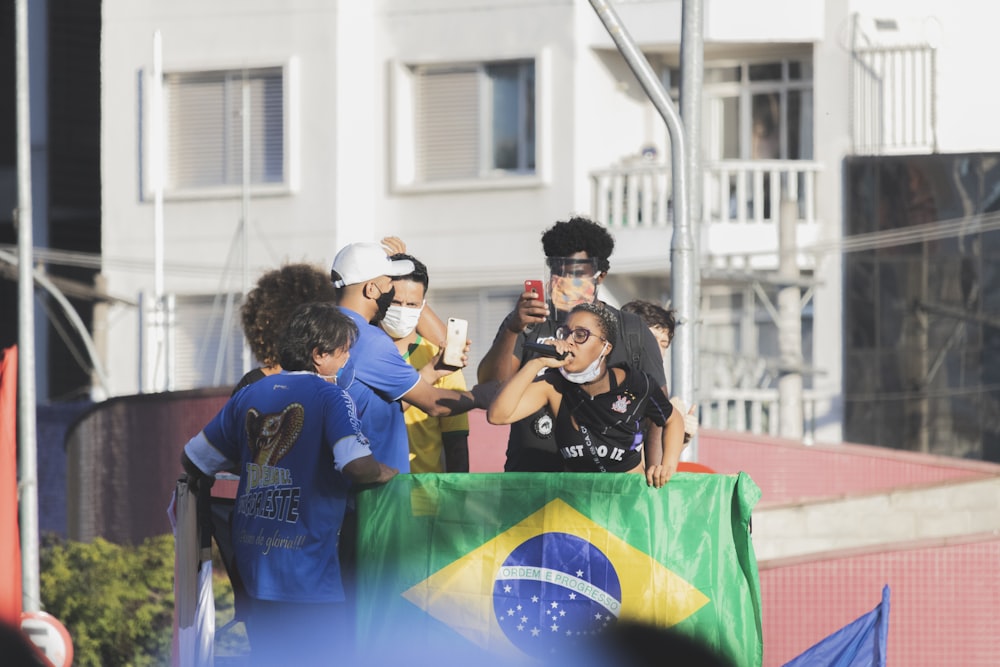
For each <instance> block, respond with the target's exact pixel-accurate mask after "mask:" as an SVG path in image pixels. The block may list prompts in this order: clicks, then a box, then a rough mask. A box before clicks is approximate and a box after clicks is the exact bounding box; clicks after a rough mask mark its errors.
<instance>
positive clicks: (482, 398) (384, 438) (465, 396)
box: [330, 243, 493, 472]
mask: <svg viewBox="0 0 1000 667" xmlns="http://www.w3.org/2000/svg"><path fill="white" fill-rule="evenodd" d="M412 272H413V262H411V261H410V260H408V259H398V260H392V259H389V257H388V256H387V255H386V250H385V248H383V247H382V246H381V245H379V244H378V243H353V244H351V245H348V246H345V247H344V248H342V249H341V250H340V252H338V253H337V256H336V258H334V260H333V268H332V270H331V272H330V275H331V278H332V279H333V285H334V287H336V288H338V290H339V301H338V303H339V305H340V309H341V310H342V311H343V312H344V313H345V314H347V315H348V316H349V317H350V318H351V319H352V320H354V323H355V324H357V325H358V331H359V334H358V341H357V342H356V343H355V344H354V347H352V348H351V359H350V361H348V363H347V365H346V366H345V367H344V371H343V376H342V377H341V379H339V380H338V382H339V383H340V384H341V385H343V386H345V387H346V388H347V391H348V393H350V394H351V397H352V398H353V399H354V402H355V403H356V404H357V407H358V416H359V417H360V418H361V428H362V430H363V431H364V432H365V435H367V436H368V439H369V441H370V442H371V448H372V453H374V454H375V456H376V458H378V460H379V461H382V462H384V463H385V464H386V465H389V466H392V467H393V468H398V469H399V471H400V472H409V471H410V448H409V440H408V438H407V434H406V423H405V421H404V419H403V407H402V402H403V401H405V402H407V403H409V404H411V405H415V406H417V407H418V408H420V409H421V410H423V411H424V412H426V413H427V414H428V415H430V416H432V417H444V416H447V415H457V414H461V413H463V412H468V411H469V410H471V409H473V408H483V409H485V408H486V407H488V405H489V399H490V397H491V396H490V392H491V390H492V388H493V386H490V385H477V386H476V387H473V389H472V391H471V392H470V391H454V390H450V389H440V388H438V387H435V386H434V383H435V382H436V381H437V380H438V379H440V378H441V377H443V376H445V375H448V374H449V373H452V372H454V371H455V368H454V367H451V366H445V365H444V364H443V363H442V362H441V359H440V355H438V357H437V358H435V360H434V362H432V363H429V364H427V365H425V366H424V367H423V368H422V369H421V370H420V371H419V372H418V371H417V370H415V369H414V368H413V367H412V366H410V364H408V363H407V362H406V360H405V359H403V357H402V355H400V354H399V350H397V349H396V345H395V343H394V342H393V340H392V338H390V337H389V335H388V334H387V333H385V331H383V330H382V329H381V328H380V327H379V326H377V324H378V322H380V321H381V320H382V318H383V317H384V316H385V313H386V311H387V310H388V309H389V305H390V304H391V303H392V298H393V296H394V294H395V288H394V287H393V281H392V279H393V277H395V276H404V275H407V274H409V273H412Z"/></svg>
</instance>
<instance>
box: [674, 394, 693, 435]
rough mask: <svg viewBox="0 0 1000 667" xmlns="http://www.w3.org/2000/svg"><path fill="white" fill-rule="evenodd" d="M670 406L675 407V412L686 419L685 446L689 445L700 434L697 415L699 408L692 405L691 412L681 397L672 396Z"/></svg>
mask: <svg viewBox="0 0 1000 667" xmlns="http://www.w3.org/2000/svg"><path fill="white" fill-rule="evenodd" d="M670 405H672V406H674V412H679V413H680V414H681V416H683V417H684V444H687V443H688V442H690V440H691V438H693V437H694V436H695V434H696V433H697V432H698V415H696V414H695V410H697V409H698V406H697V405H692V406H691V409H690V410H689V409H688V406H687V403H685V402H684V399H683V398H681V397H680V396H671V397H670Z"/></svg>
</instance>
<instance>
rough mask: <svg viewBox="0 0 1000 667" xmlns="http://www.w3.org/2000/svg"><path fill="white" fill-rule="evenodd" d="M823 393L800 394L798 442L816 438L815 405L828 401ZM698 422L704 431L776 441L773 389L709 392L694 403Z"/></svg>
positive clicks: (777, 406) (776, 429)
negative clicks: (761, 437)
mask: <svg viewBox="0 0 1000 667" xmlns="http://www.w3.org/2000/svg"><path fill="white" fill-rule="evenodd" d="M830 398H831V397H830V395H829V393H827V392H819V391H816V390H811V389H806V390H804V391H803V392H802V441H803V442H804V443H805V444H812V443H813V442H815V438H816V404H817V403H818V402H820V401H825V400H829V399H830ZM698 405H699V413H700V414H699V420H700V422H701V425H702V426H704V427H707V428H716V429H722V430H727V431H744V432H748V433H754V434H757V435H770V436H774V437H778V436H779V435H780V434H779V431H778V426H779V424H780V420H779V418H778V410H779V401H778V390H777V389H711V390H709V391H708V392H707V393H706V395H705V396H704V397H702V399H701V400H700V401H699V402H698Z"/></svg>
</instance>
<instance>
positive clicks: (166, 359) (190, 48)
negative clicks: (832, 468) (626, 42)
mask: <svg viewBox="0 0 1000 667" xmlns="http://www.w3.org/2000/svg"><path fill="white" fill-rule="evenodd" d="M613 6H614V7H615V8H616V10H617V12H618V14H619V16H620V18H621V20H622V22H623V24H624V25H625V26H626V28H627V29H628V30H629V32H630V34H631V35H632V37H633V38H634V39H635V40H636V42H637V43H638V44H639V45H640V47H641V48H642V50H643V52H644V53H645V54H646V56H647V58H648V60H649V61H650V64H651V65H652V66H653V68H654V70H655V71H656V72H657V73H658V74H659V75H660V76H661V79H662V81H663V83H664V85H665V86H666V87H667V88H668V89H669V90H671V91H672V94H673V95H674V99H675V100H676V99H677V97H676V95H677V92H678V74H679V71H680V30H681V29H680V26H681V9H682V3H681V2H680V1H679V0H675V1H657V0H649V1H642V0H633V1H625V0H621V1H619V2H616V3H613ZM103 12H104V16H103V25H104V28H103V30H104V33H103V44H102V50H103V59H102V60H103V62H102V70H103V74H102V77H103V91H102V124H103V127H102V141H101V143H102V183H103V193H102V194H103V196H102V201H103V206H104V212H103V229H102V238H103V257H104V268H103V271H102V273H103V277H104V279H105V281H106V288H107V290H108V292H109V293H110V294H112V295H120V296H122V297H123V298H127V300H128V301H131V302H138V303H139V304H140V305H139V306H138V307H136V306H133V305H129V304H127V303H122V304H120V305H113V306H109V307H108V308H107V309H106V310H104V311H102V313H101V315H100V317H99V318H97V321H96V322H95V333H96V334H97V337H98V340H99V341H100V343H101V345H102V348H103V350H104V353H105V355H106V366H107V368H108V374H109V376H110V387H109V388H108V389H109V392H110V393H111V394H113V395H118V394H129V393H137V392H147V391H161V390H165V389H183V388H189V387H194V386H205V385H211V384H231V383H232V382H233V380H234V379H235V378H237V377H239V375H241V374H242V372H243V371H244V369H245V367H247V366H248V364H252V360H248V359H247V358H246V355H245V353H244V352H243V349H242V341H241V338H240V336H239V326H238V316H237V315H236V312H237V311H236V309H237V307H238V299H239V294H241V293H242V292H244V291H245V289H247V287H249V286H252V284H253V282H254V281H255V280H256V278H257V276H258V275H259V274H260V273H261V272H263V271H265V270H268V269H271V268H275V267H276V266H279V265H280V264H282V263H284V262H290V261H291V262H295V261H312V262H315V263H317V264H321V265H324V266H329V264H330V261H331V260H332V258H333V256H334V254H335V253H336V251H337V250H338V249H339V248H340V247H341V246H343V245H344V244H346V243H349V242H352V241H359V240H377V239H379V238H381V237H383V236H386V235H395V236H399V237H401V238H403V239H404V240H405V241H406V243H407V245H408V249H409V251H410V252H412V254H414V255H416V256H417V257H419V258H420V259H421V260H423V261H424V262H425V263H426V264H427V265H428V267H429V271H430V275H431V288H430V293H429V301H430V303H431V304H432V305H433V306H434V308H435V310H437V312H438V313H439V314H440V315H442V316H444V317H448V316H456V317H464V318H466V319H468V320H469V321H470V335H471V338H472V339H473V355H472V356H473V360H474V361H473V366H472V368H470V369H467V371H466V372H467V379H468V380H469V381H473V380H474V377H473V376H474V364H475V363H476V361H477V360H478V359H479V358H480V357H481V355H482V354H484V353H485V351H486V350H487V349H488V347H489V344H490V342H491V340H492V337H493V334H494V332H495V331H496V328H497V327H498V326H499V324H500V321H501V320H502V318H503V316H504V314H505V313H506V312H507V311H508V310H509V309H510V308H511V307H512V305H513V302H514V299H515V298H516V295H517V294H518V293H520V291H521V289H520V286H521V285H522V284H523V280H524V279H526V278H540V277H542V272H543V267H544V264H543V256H542V249H541V243H540V235H541V233H542V231H543V230H544V229H546V228H547V227H549V226H550V225H551V224H552V223H554V222H555V221H557V220H565V219H568V218H569V217H571V216H573V215H584V216H588V217H592V218H594V219H595V220H598V221H600V222H602V223H605V224H607V225H608V227H609V229H610V231H611V232H612V234H613V235H614V237H615V240H616V248H615V252H614V254H613V256H612V258H611V265H612V268H611V275H610V276H609V278H608V280H607V282H606V283H605V287H604V288H602V295H603V298H605V299H606V300H608V301H609V302H612V303H623V302H625V301H628V300H630V299H633V298H646V299H652V300H655V301H660V302H664V301H665V300H666V299H668V298H669V295H670V287H669V284H670V283H669V280H670V266H669V255H670V241H671V231H672V227H671V222H672V221H671V193H670V184H671V177H670V169H671V166H670V164H669V158H670V147H669V135H668V133H667V131H666V128H665V126H664V123H663V121H662V119H660V117H659V116H658V114H657V113H656V111H655V109H654V107H653V105H652V104H651V103H650V102H649V101H648V100H647V98H646V96H645V94H644V92H643V91H642V89H641V87H640V86H639V84H638V82H637V81H636V78H635V77H634V76H633V74H632V73H631V71H630V70H629V68H628V66H627V64H626V62H625V60H624V59H623V58H622V56H621V55H620V54H619V53H618V52H617V50H616V49H615V48H614V44H613V42H612V40H611V38H610V37H609V35H608V33H607V31H606V30H605V28H604V26H603V25H602V23H601V22H600V20H599V18H598V16H597V14H596V13H595V11H594V10H593V8H592V7H591V5H590V3H589V2H587V1H585V0H559V1H557V0H537V1H524V0H517V1H514V0H375V1H373V2H345V1H336V0H282V1H278V0H249V1H243V2H232V1H230V0H225V1H217V2H213V3H209V4H205V3H198V2H193V1H191V0H177V1H175V2H171V3H161V2H152V1H150V0H105V2H104V3H103ZM984 14H990V15H992V18H996V16H997V14H1000V10H997V9H986V8H983V7H981V3H973V2H972V0H956V1H954V2H950V3H943V2H929V1H925V2H902V1H901V0H898V1H897V0H886V1H885V2H860V1H857V0H856V1H854V2H851V1H848V0H825V1H824V0H795V1H794V2H792V1H788V0H784V1H782V0H767V1H764V2H755V3H745V2H739V1H737V0H704V5H703V16H704V26H703V29H702V32H703V37H704V45H703V49H704V64H705V67H704V78H703V86H702V89H701V95H702V116H701V142H700V151H701V160H702V167H703V170H702V173H701V174H698V175H695V176H694V177H696V178H699V179H700V181H699V182H700V183H701V184H702V194H703V200H702V202H700V203H699V202H691V203H690V211H691V220H692V223H693V224H694V225H695V229H696V231H697V241H698V246H699V248H698V249H699V265H700V267H701V270H702V275H701V281H700V284H701V287H700V291H699V304H700V305H699V313H700V319H699V322H697V323H694V324H688V325H686V326H694V327H695V336H694V339H695V341H696V343H697V345H696V349H697V357H696V362H695V363H696V368H697V371H698V375H697V379H696V392H697V397H696V398H697V400H698V401H699V402H700V403H701V404H702V409H703V411H702V417H703V421H705V422H706V423H713V424H714V425H718V426H722V427H730V428H741V429H748V430H751V429H753V430H771V431H773V430H774V428H775V426H776V423H777V419H776V415H775V412H774V410H775V405H776V400H777V394H776V389H775V381H776V378H777V371H776V370H775V362H774V360H775V359H776V358H777V355H778V347H777V346H778V342H777V341H778V335H777V329H776V326H775V323H774V321H773V318H772V315H773V303H774V297H775V295H776V284H777V283H776V282H775V281H773V280H772V278H773V272H774V271H775V270H776V269H777V266H778V253H777V251H778V227H779V225H778V221H779V212H780V211H781V210H782V207H781V206H780V202H781V200H782V199H787V198H790V199H791V200H793V201H794V202H795V205H794V206H790V207H786V208H785V210H786V211H794V214H793V215H794V218H795V225H794V227H795V231H796V239H797V248H798V253H797V259H798V262H799V268H800V270H801V272H802V280H801V284H802V297H801V298H802V314H803V315H802V333H803V356H804V364H803V383H804V386H805V388H806V394H805V397H806V401H805V403H806V406H807V409H806V418H807V420H808V421H809V424H808V427H807V435H808V437H812V438H814V439H816V440H821V441H828V442H836V441H839V440H840V439H841V423H842V416H843V405H842V401H841V398H840V397H841V394H842V390H841V385H842V378H843V374H844V369H843V368H842V364H843V361H842V359H843V354H842V352H843V340H842V327H841V325H840V323H841V318H842V288H841V285H842V276H841V266H842V255H841V252H840V248H839V245H838V242H839V240H840V238H841V229H842V227H843V211H842V201H841V199H842V193H843V190H842V163H843V160H844V158H845V157H846V156H849V155H852V154H858V153H866V154H873V153H874V154H880V153H894V152H895V153H899V152H907V153H913V152H916V153H921V152H931V151H940V152H960V151H985V150H997V149H998V148H1000V128H997V127H996V125H995V124H991V123H990V122H989V121H990V120H992V118H991V116H992V115H993V114H994V112H995V111H997V110H1000V92H998V91H997V90H996V89H995V87H988V86H985V85H982V83H981V76H980V75H979V74H978V72H977V68H978V65H979V63H981V55H980V54H981V49H982V47H981V45H983V44H986V43H988V42H987V41H986V40H987V39H988V38H989V36H988V35H987V33H986V31H987V30H988V29H989V26H990V25H991V21H989V18H990V16H984ZM157 33H158V34H159V36H160V39H161V40H162V47H161V49H160V51H159V54H160V55H157V50H156V49H155V48H154V44H155V42H156V40H155V39H154V35H155V34H157ZM890 47H891V48H890ZM897 54H898V55H897ZM160 61H161V62H162V65H160ZM161 69H162V76H159V77H158V76H155V73H157V72H159V71H160V70H161ZM158 81H162V88H161V87H160V86H159V85H157V83H158ZM873 82H874V83H873ZM247 154H248V155H249V159H248V160H246V161H244V160H243V156H244V155H247ZM158 156H159V157H158ZM158 165H162V169H161V170H159V171H158ZM158 173H161V174H162V175H163V178H162V179H158V178H157V174H158ZM689 177H690V176H689ZM743 400H749V401H750V402H749V403H747V404H743V403H742V402H741V401H743Z"/></svg>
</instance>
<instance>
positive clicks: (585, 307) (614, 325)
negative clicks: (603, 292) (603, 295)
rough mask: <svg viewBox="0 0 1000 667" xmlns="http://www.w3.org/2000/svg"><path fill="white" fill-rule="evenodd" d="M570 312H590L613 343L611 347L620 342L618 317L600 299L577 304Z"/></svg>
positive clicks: (602, 331) (607, 338) (605, 337)
mask: <svg viewBox="0 0 1000 667" xmlns="http://www.w3.org/2000/svg"><path fill="white" fill-rule="evenodd" d="M569 312H570V314H573V313H590V314H591V315H593V316H594V317H596V318H597V321H598V322H600V326H601V333H602V334H603V335H604V339H605V340H607V341H608V342H609V343H611V347H614V346H615V345H616V344H617V343H618V317H617V316H616V315H615V314H614V313H612V312H611V310H609V309H608V307H607V306H605V305H604V304H603V303H601V302H600V301H596V302H594V303H581V304H577V305H576V306H573V310H571V311H569Z"/></svg>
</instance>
